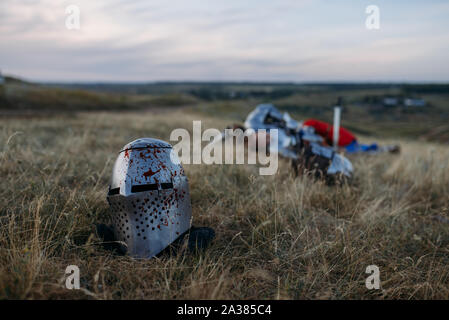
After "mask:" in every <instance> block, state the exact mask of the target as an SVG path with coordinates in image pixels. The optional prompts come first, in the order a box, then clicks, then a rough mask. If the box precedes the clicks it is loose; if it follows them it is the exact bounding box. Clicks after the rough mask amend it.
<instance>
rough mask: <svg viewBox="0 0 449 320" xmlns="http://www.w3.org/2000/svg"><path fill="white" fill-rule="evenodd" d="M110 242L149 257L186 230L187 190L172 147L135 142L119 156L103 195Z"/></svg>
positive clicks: (144, 140)
mask: <svg viewBox="0 0 449 320" xmlns="http://www.w3.org/2000/svg"><path fill="white" fill-rule="evenodd" d="M107 199H108V202H109V205H110V209H111V214H112V222H113V223H112V224H113V229H114V234H115V238H116V239H117V240H119V241H122V242H124V243H126V245H127V252H128V253H129V254H130V255H131V256H133V257H136V258H151V257H153V256H155V255H157V254H158V253H159V252H161V251H162V250H163V249H164V248H166V247H167V246H168V245H169V244H170V243H172V242H173V241H174V240H176V238H178V237H179V236H180V235H181V234H183V233H184V232H185V231H187V230H188V229H189V228H190V224H191V217H192V207H191V204H190V194H189V185H188V181H187V177H186V175H185V173H184V169H183V168H182V166H181V164H180V161H179V158H178V157H177V156H176V154H175V153H174V152H173V149H172V146H171V145H170V144H168V143H166V142H164V141H161V140H158V139H151V138H141V139H137V140H135V141H133V142H131V143H129V144H127V145H126V146H124V147H123V149H122V150H121V151H120V153H119V155H118V158H117V160H116V161H115V165H114V169H113V173H112V182H111V185H110V187H109V192H108V196H107Z"/></svg>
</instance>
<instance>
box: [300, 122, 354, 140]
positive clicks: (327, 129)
mask: <svg viewBox="0 0 449 320" xmlns="http://www.w3.org/2000/svg"><path fill="white" fill-rule="evenodd" d="M304 125H305V126H310V127H313V128H314V129H315V132H316V133H317V134H319V135H320V136H322V137H323V138H324V139H325V140H326V142H327V143H328V144H330V145H332V143H333V141H334V140H333V138H334V126H332V125H330V124H329V123H327V122H324V121H320V120H316V119H309V120H306V121H305V122H304ZM354 140H356V137H355V136H354V135H353V134H352V133H351V132H350V131H349V130H347V129H345V128H343V127H341V126H340V137H339V139H338V146H339V147H345V146H347V145H349V144H350V143H351V142H353V141H354Z"/></svg>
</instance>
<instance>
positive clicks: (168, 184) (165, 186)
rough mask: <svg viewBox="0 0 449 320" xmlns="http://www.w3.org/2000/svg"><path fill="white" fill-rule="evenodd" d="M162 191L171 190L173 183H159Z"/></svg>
mask: <svg viewBox="0 0 449 320" xmlns="http://www.w3.org/2000/svg"><path fill="white" fill-rule="evenodd" d="M161 188H162V189H173V183H172V182H165V183H161Z"/></svg>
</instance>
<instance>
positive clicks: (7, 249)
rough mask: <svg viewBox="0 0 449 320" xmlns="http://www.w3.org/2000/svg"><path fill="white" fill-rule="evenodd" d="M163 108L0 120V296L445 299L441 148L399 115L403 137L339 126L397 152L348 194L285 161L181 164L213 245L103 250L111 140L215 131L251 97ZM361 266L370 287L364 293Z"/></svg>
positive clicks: (447, 272) (445, 201)
mask: <svg viewBox="0 0 449 320" xmlns="http://www.w3.org/2000/svg"><path fill="white" fill-rule="evenodd" d="M58 90H63V91H64V92H65V93H67V92H66V91H65V90H68V89H58ZM58 92H59V91H58ZM81 92H83V95H88V96H89V95H94V96H95V97H97V95H102V94H103V93H90V92H89V93H85V92H84V91H81ZM10 94H11V93H10ZM69 94H71V93H69ZM49 96H51V95H48V94H45V95H43V97H41V98H39V99H41V100H42V99H48V97H49ZM169 96H171V97H173V94H169ZM8 97H9V98H8V99H9V100H8V101H9V102H10V103H11V101H13V100H11V98H10V97H11V96H10V95H9V96H8ZM18 97H19V98H20V99H22V97H23V96H20V95H19V96H18ZM89 97H90V96H89ZM105 97H106V98H105V99H110V95H109V94H106V95H105ZM158 97H164V99H162V100H163V101H167V100H166V97H167V93H164V94H163V95H159V96H158ZM297 97H298V96H295V95H293V96H290V97H289V98H282V99H284V105H285V107H286V108H287V109H288V105H296V106H298V109H297V110H300V111H298V112H297V113H295V112H294V114H297V115H300V114H301V108H300V107H301V106H302V105H303V104H304V105H305V104H307V102H299V101H296V100H295V99H297ZM314 97H315V96H314V95H312V98H311V99H313V98H314ZM320 97H321V99H324V101H327V100H329V101H330V100H331V95H330V94H326V93H323V94H321V95H320ZM323 97H324V98H323ZM19 98H17V99H19ZM147 98H148V99H150V100H151V99H155V98H154V96H149V97H147ZM175 98H176V99H174V101H177V102H176V103H174V102H173V101H171V102H169V103H167V105H168V106H166V105H164V103H160V101H157V100H156V102H155V103H154V104H151V103H149V104H146V103H142V104H141V105H140V107H139V108H140V109H139V110H140V111H127V112H123V108H122V107H123V106H122V105H121V104H120V103H118V104H117V106H116V107H114V108H112V109H113V110H109V111H99V110H96V111H92V112H70V113H65V112H62V113H61V112H50V113H45V115H44V116H42V115H40V114H39V112H38V111H39V110H38V111H36V110H34V112H32V113H20V112H12V113H10V114H7V115H4V116H2V117H0V128H1V129H0V146H1V148H2V149H1V154H0V172H1V178H2V180H1V183H0V197H1V199H2V201H1V202H0V299H5V298H8V299H12V298H18V299H61V298H62V299H69V298H76V299H78V298H79V299H85V298H89V299H92V298H93V299H180V298H182V299H219V298H220V299H359V298H361V299H449V269H448V268H447V265H448V264H449V224H448V223H447V222H445V221H446V220H445V219H444V218H447V217H449V197H448V194H449V164H448V160H447V159H449V145H448V144H438V143H434V142H426V141H420V140H417V139H416V137H417V136H418V135H421V134H422V133H424V132H426V130H428V129H429V127H430V125H429V127H422V126H424V125H423V124H422V123H420V124H417V125H413V124H411V123H410V121H413V117H414V115H412V116H410V117H412V120H410V119H408V118H407V117H408V116H407V117H405V118H404V119H402V120H401V121H403V122H404V123H405V125H404V126H405V127H407V126H409V127H412V129H413V130H415V131H413V130H412V133H413V134H409V133H408V132H407V131H406V132H405V133H404V132H401V134H397V132H396V131H394V130H393V129H395V130H399V129H402V128H403V127H399V129H398V128H397V127H396V128H393V129H392V128H390V127H389V128H390V131H388V130H387V131H386V132H387V133H388V134H385V135H383V134H376V132H379V130H378V128H379V126H376V124H375V123H373V122H372V119H368V118H367V119H365V120H363V121H366V125H364V124H363V123H364V122H363V121H361V122H357V121H356V120H357V119H358V118H357V113H351V112H350V113H349V116H348V117H347V118H345V119H347V120H346V123H345V124H347V125H349V126H352V127H354V128H355V129H357V128H360V132H362V133H365V134H366V135H365V136H362V140H364V141H366V142H370V140H373V139H376V140H377V141H378V142H380V143H391V142H400V144H401V147H402V153H401V154H400V155H390V154H382V155H377V156H366V155H365V156H357V157H352V158H351V160H352V161H353V165H354V168H355V177H354V181H353V182H352V184H350V185H343V186H334V187H329V186H326V185H325V184H324V183H322V182H320V181H313V180H310V179H309V178H307V177H300V178H295V177H294V176H293V174H292V171H291V169H290V166H289V163H288V162H286V161H281V162H280V163H279V171H278V173H277V174H276V175H274V176H259V175H258V168H257V166H249V165H223V166H217V165H214V166H208V165H185V166H184V167H185V171H186V174H187V176H188V178H189V182H190V192H191V196H192V207H193V224H194V225H195V226H209V227H212V228H214V229H215V231H216V239H215V240H214V241H213V243H212V245H211V246H210V247H209V248H208V249H207V250H206V251H204V252H202V253H197V254H190V253H188V252H185V250H184V251H183V250H182V251H181V252H179V254H178V255H176V256H172V257H169V256H162V257H161V258H155V259H151V260H148V261H137V260H133V259H131V258H129V257H127V256H118V255H115V254H113V253H111V252H110V251H106V250H104V249H103V248H102V246H101V245H100V239H99V238H98V236H97V235H96V232H95V227H94V224H95V223H100V222H103V223H108V222H109V215H108V204H107V202H106V192H107V188H108V184H109V181H110V176H111V172H112V165H113V162H114V160H115V157H116V155H117V152H118V151H119V150H120V148H121V147H122V146H123V145H125V144H126V143H128V142H130V141H132V140H134V139H136V138H139V137H156V138H160V139H164V140H166V141H168V140H169V135H170V132H171V131H172V130H173V129H175V128H186V129H191V127H192V121H193V120H202V121H203V126H204V127H214V128H224V127H225V126H226V125H228V124H230V123H233V122H239V121H240V122H241V121H242V120H243V118H244V115H245V114H246V112H247V111H248V110H250V109H251V108H253V107H254V106H255V104H254V103H256V102H257V99H255V100H251V99H247V100H237V101H219V102H217V101H212V102H211V101H209V102H208V101H200V102H198V103H195V101H197V100H195V99H197V98H195V97H192V96H189V95H183V94H182V99H187V102H185V100H181V102H179V100H178V98H179V93H175ZM52 99H53V98H52ZM89 99H90V98H89ZM133 99H137V100H138V99H141V97H139V96H137V97H136V96H133ZM288 99H290V100H289V101H287V100H288ZM14 101H15V100H14ZM89 101H90V100H89ZM133 101H135V100H133ZM152 101H154V100H152ZM182 101H184V102H182ZM295 101H296V102H295ZM66 103H68V102H66ZM172 105H173V107H175V108H172V107H170V106H172ZM181 105H187V106H185V107H182V108H181V107H179V106H181ZM327 105H329V104H327ZM317 107H319V106H318V105H317ZM8 108H9V109H8ZM8 108H3V109H4V110H9V111H11V110H13V111H16V109H14V108H12V107H8ZM0 109H1V108H0ZM25 109H27V110H29V105H26V104H25ZM44 109H45V108H44ZM81 109H82V108H81ZM117 109H118V110H117ZM74 110H76V108H75V109H74ZM74 110H72V111H74ZM82 110H85V109H82ZM326 110H327V109H326ZM326 110H325V111H326ZM329 110H330V109H329ZM329 110H327V111H326V112H327V113H329ZM349 110H350V111H351V110H353V109H349ZM289 111H291V110H290V109H289ZM293 111H294V110H293ZM303 111H304V109H303ZM311 112H316V111H314V110H312V111H311ZM354 112H355V111H354ZM323 114H324V112H323ZM351 114H352V116H351ZM421 116H422V115H421ZM427 119H428V120H426V121H429V122H430V123H431V122H432V121H431V119H432V118H427ZM429 119H430V120H429ZM434 119H435V123H437V122H438V121H439V120H438V119H437V118H434ZM390 121H391V123H394V121H393V120H390ZM386 123H387V124H388V122H386ZM387 124H384V126H385V127H387ZM376 128H377V131H376ZM418 129H419V130H422V132H421V131H419V132H418V131H416V130H418ZM417 132H418V133H419V134H418V133H417ZM379 136H382V138H378V137H379ZM373 264H374V265H377V266H378V267H379V268H380V279H381V288H380V289H379V290H368V289H367V288H366V287H365V279H366V278H367V277H368V274H366V273H365V269H366V267H367V266H368V265H373ZM68 265H77V266H79V267H80V270H81V290H68V289H66V288H65V285H64V284H65V276H64V271H65V268H66V267H67V266H68Z"/></svg>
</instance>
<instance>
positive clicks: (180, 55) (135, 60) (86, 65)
mask: <svg viewBox="0 0 449 320" xmlns="http://www.w3.org/2000/svg"><path fill="white" fill-rule="evenodd" d="M374 2H375V4H376V5H378V6H379V8H380V30H372V31H370V30H367V29H366V28H365V19H366V17H367V15H366V13H365V8H366V6H368V5H370V4H373V3H374ZM72 4H74V5H77V6H78V7H79V8H80V10H81V29H80V30H68V29H66V27H65V20H66V18H67V15H66V14H65V8H66V7H67V6H68V5H72ZM448 17H449V3H447V1H437V0H434V1H417V0H411V1H402V0H397V1H394V2H393V1H386V0H383V1H382V0H379V1H356V0H353V1H349V0H343V1H338V2H337V1H330V0H313V1H312V0H278V1H267V0H249V1H238V0H227V1H219V2H218V1H210V0H209V1H202V0H190V1H185V0H170V1H166V0H164V1H162V0H134V1H131V0H115V1H114V0H107V1H106V0H104V1H100V0H96V1H88V0H63V1H54V0H2V1H1V3H0V68H1V69H2V70H3V72H4V73H10V74H15V75H18V76H23V77H26V78H29V79H35V80H44V81H154V80H199V81H207V80H240V81H244V80H250V81H449V58H448V57H449V55H448V54H447V53H448V52H449V50H448V49H449V32H448V31H449V19H448Z"/></svg>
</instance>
